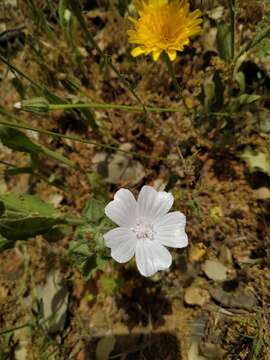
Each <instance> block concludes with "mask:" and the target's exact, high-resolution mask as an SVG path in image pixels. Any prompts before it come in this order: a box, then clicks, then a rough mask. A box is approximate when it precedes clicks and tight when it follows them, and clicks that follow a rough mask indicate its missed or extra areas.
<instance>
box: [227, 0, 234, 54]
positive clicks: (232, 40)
mask: <svg viewBox="0 0 270 360" xmlns="http://www.w3.org/2000/svg"><path fill="white" fill-rule="evenodd" d="M228 2H229V10H230V22H231V51H232V53H231V56H232V60H233V59H234V57H235V33H236V21H235V0H228Z"/></svg>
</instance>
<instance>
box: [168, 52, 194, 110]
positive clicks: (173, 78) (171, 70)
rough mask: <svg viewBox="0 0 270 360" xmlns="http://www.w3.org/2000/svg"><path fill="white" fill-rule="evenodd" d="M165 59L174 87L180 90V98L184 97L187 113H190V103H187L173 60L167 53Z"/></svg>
mask: <svg viewBox="0 0 270 360" xmlns="http://www.w3.org/2000/svg"><path fill="white" fill-rule="evenodd" d="M164 60H165V63H166V65H167V68H168V71H169V73H170V75H171V78H172V81H173V84H174V87H175V89H176V91H177V92H178V94H179V96H180V98H181V99H182V101H183V104H184V107H185V109H186V111H187V113H189V112H190V111H189V108H188V105H187V103H186V100H185V98H184V96H183V89H182V87H181V86H180V84H179V82H178V80H177V78H176V75H175V69H174V66H173V64H172V62H171V60H170V59H169V57H168V55H167V54H164Z"/></svg>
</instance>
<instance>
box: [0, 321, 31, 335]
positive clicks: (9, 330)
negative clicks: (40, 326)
mask: <svg viewBox="0 0 270 360" xmlns="http://www.w3.org/2000/svg"><path fill="white" fill-rule="evenodd" d="M25 327H31V324H29V323H26V324H23V325H20V326H16V327H14V328H12V329H8V330H5V331H2V332H0V336H2V335H5V334H8V333H11V332H13V331H16V330H20V329H23V328H25Z"/></svg>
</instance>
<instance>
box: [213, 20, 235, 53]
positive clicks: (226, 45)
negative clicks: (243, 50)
mask: <svg viewBox="0 0 270 360" xmlns="http://www.w3.org/2000/svg"><path fill="white" fill-rule="evenodd" d="M217 48H218V53H219V56H220V57H221V58H222V59H224V60H230V59H231V58H232V46H231V30H230V26H229V25H228V24H226V23H224V22H221V23H219V24H218V27H217Z"/></svg>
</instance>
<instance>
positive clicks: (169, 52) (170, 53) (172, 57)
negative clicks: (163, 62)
mask: <svg viewBox="0 0 270 360" xmlns="http://www.w3.org/2000/svg"><path fill="white" fill-rule="evenodd" d="M166 53H167V54H168V56H169V58H170V60H171V61H174V60H175V59H176V51H175V50H172V51H168V50H167V51H166Z"/></svg>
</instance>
